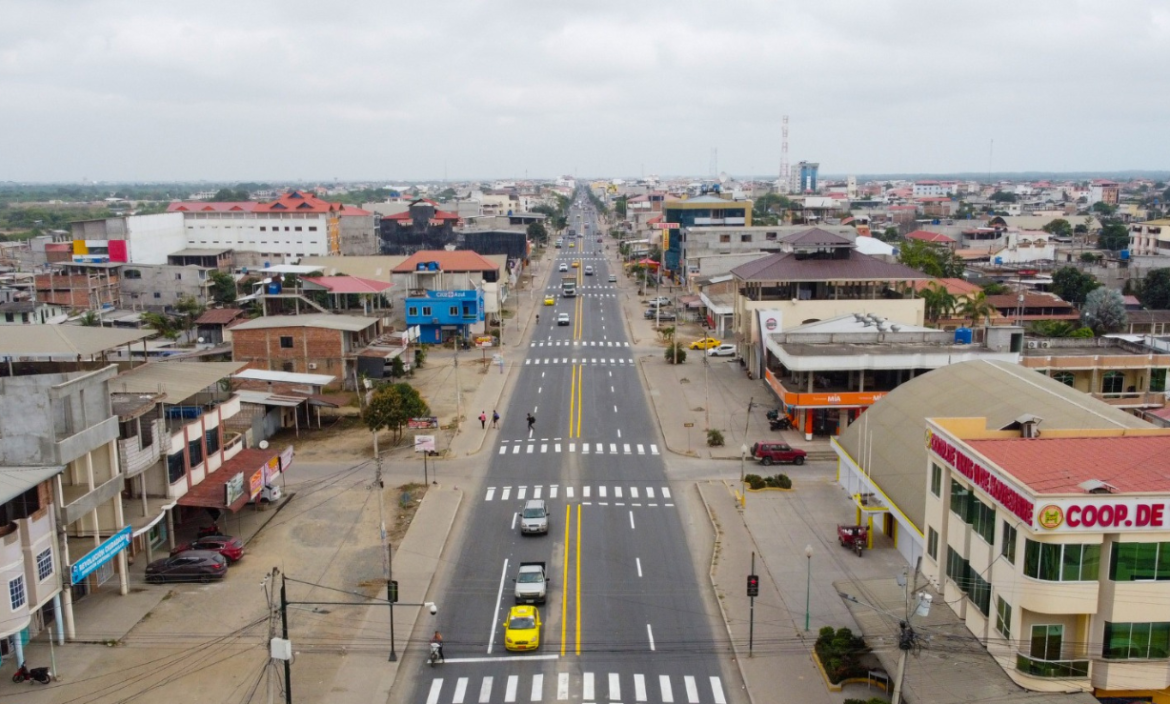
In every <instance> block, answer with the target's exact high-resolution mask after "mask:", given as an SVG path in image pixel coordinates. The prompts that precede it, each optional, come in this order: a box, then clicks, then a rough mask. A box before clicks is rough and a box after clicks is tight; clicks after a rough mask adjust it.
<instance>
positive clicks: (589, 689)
mask: <svg viewBox="0 0 1170 704" xmlns="http://www.w3.org/2000/svg"><path fill="white" fill-rule="evenodd" d="M581 698H582V699H583V700H585V701H587V702H591V701H593V700H594V699H596V697H594V696H593V673H592V672H586V673H585V675H584V677H583V679H582V681H581Z"/></svg>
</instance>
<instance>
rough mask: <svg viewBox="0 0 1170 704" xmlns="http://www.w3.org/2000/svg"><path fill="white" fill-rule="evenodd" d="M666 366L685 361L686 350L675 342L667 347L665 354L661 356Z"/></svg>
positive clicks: (684, 346)
mask: <svg viewBox="0 0 1170 704" xmlns="http://www.w3.org/2000/svg"><path fill="white" fill-rule="evenodd" d="M663 357H664V358H665V359H666V363H667V364H682V363H683V362H685V361H687V348H686V345H684V344H682V343H681V342H675V343H673V344H671V345H668V346H667V348H666V354H664V355H663Z"/></svg>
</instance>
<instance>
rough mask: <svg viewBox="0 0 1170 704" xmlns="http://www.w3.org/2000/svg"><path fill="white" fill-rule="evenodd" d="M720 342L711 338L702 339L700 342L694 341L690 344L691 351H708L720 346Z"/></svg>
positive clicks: (721, 342)
mask: <svg viewBox="0 0 1170 704" xmlns="http://www.w3.org/2000/svg"><path fill="white" fill-rule="evenodd" d="M722 344H723V341H722V340H716V339H715V338H713V337H704V338H703V339H702V340H695V341H694V342H692V343H691V349H692V350H709V349H711V348H712V347H718V346H719V345H722Z"/></svg>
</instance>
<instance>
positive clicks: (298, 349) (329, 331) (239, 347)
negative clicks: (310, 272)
mask: <svg viewBox="0 0 1170 704" xmlns="http://www.w3.org/2000/svg"><path fill="white" fill-rule="evenodd" d="M382 333H383V325H382V320H381V318H363V317H358V316H351V315H331V314H325V313H314V314H306V315H277V316H266V317H263V318H255V319H253V320H249V321H246V322H243V323H239V324H238V325H236V326H234V327H233V328H232V359H233V360H235V361H237V362H244V363H246V364H247V366H248V367H249V368H252V369H268V370H272V371H284V372H296V373H302V374H307V373H313V372H316V373H321V374H331V375H335V376H338V377H340V378H341V379H342V382H343V384H345V385H346V387H347V388H352V387H353V384H354V378H355V373H356V370H357V358H358V355H359V354H360V353H361V352H362V351H363V350H364V349H365V348H367V347H369V346H370V345H372V344H374V343H375V342H377V340H378V339H379V337H380V336H381V335H382Z"/></svg>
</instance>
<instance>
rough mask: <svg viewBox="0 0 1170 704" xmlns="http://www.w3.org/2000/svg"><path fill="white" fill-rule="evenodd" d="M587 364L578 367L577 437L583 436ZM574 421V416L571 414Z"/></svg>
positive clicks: (570, 417)
mask: <svg viewBox="0 0 1170 704" xmlns="http://www.w3.org/2000/svg"><path fill="white" fill-rule="evenodd" d="M584 376H585V365H584V364H582V365H581V366H579V367H577V439H580V438H581V407H582V406H584V405H585V381H584ZM569 420H570V422H572V416H569Z"/></svg>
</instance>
